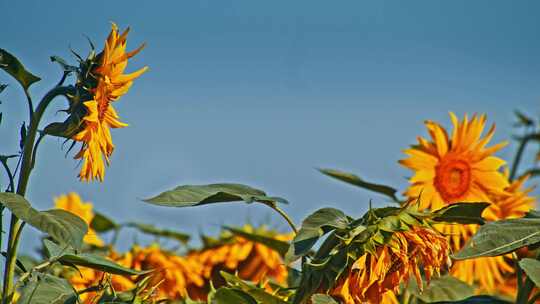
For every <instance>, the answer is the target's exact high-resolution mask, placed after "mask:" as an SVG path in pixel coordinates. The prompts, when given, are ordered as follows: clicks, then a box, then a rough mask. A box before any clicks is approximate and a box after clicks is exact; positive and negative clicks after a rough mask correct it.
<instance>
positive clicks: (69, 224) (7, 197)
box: [0, 192, 88, 249]
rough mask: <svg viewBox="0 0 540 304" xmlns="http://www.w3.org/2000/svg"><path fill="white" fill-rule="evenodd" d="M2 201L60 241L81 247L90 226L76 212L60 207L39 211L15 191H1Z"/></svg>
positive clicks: (24, 219) (18, 214) (30, 222)
mask: <svg viewBox="0 0 540 304" xmlns="http://www.w3.org/2000/svg"><path fill="white" fill-rule="evenodd" d="M0 203H2V204H3V205H4V206H5V207H6V208H8V209H9V210H10V211H11V212H12V213H13V214H15V216H17V217H18V218H19V219H21V220H23V221H24V222H26V223H28V224H30V225H31V226H33V227H35V228H37V229H38V230H40V231H43V232H45V233H47V234H48V235H50V236H51V237H52V238H53V239H54V240H55V241H57V242H58V243H61V244H68V245H70V246H72V247H73V248H76V249H80V248H81V246H82V240H83V237H84V235H85V234H86V232H87V231H88V226H87V225H86V223H85V222H84V221H83V220H82V219H81V218H80V217H78V216H76V215H75V214H73V213H70V212H67V211H64V210H59V209H52V210H47V211H38V210H36V209H34V208H32V206H31V205H30V203H29V202H28V201H27V200H26V199H25V198H24V197H22V196H20V195H18V194H15V193H7V192H3V193H0Z"/></svg>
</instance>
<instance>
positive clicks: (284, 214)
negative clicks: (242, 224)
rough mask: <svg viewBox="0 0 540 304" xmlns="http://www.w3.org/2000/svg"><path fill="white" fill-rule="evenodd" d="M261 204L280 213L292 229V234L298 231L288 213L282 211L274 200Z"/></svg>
mask: <svg viewBox="0 0 540 304" xmlns="http://www.w3.org/2000/svg"><path fill="white" fill-rule="evenodd" d="M263 204H265V205H266V206H268V207H270V208H272V209H274V210H275V211H276V212H277V213H279V215H281V217H282V218H284V219H285V221H287V223H288V224H289V226H290V227H291V229H292V230H293V231H294V234H297V233H298V229H297V228H296V226H295V225H294V222H293V221H292V219H291V218H290V217H289V215H288V214H287V213H286V212H285V211H283V210H282V209H281V208H279V207H278V206H277V204H276V202H264V203H263Z"/></svg>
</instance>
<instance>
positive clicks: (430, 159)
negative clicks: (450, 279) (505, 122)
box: [399, 113, 535, 292]
mask: <svg viewBox="0 0 540 304" xmlns="http://www.w3.org/2000/svg"><path fill="white" fill-rule="evenodd" d="M450 118H451V121H452V125H453V130H452V133H451V135H450V136H449V135H448V133H447V131H446V130H445V129H444V128H443V127H442V126H441V125H439V124H437V123H435V122H432V121H426V123H425V124H426V127H427V129H428V132H429V134H430V137H431V139H425V138H423V137H418V145H415V146H412V147H411V148H410V149H407V150H405V151H404V152H405V153H406V154H407V155H408V156H409V157H408V158H406V159H403V160H400V161H399V162H400V163H401V164H402V165H403V166H405V167H407V168H408V169H411V170H413V171H414V175H413V176H412V177H411V178H410V183H411V185H410V186H409V188H408V189H407V190H406V191H405V195H406V196H407V198H408V199H409V200H418V204H419V206H420V209H431V210H436V209H440V208H442V207H444V206H446V205H448V204H452V203H455V202H488V203H491V205H490V206H489V207H488V208H486V210H485V211H484V213H483V216H484V217H485V218H486V219H487V220H488V221H495V220H500V219H505V218H512V217H520V216H522V215H523V214H524V213H525V212H526V211H528V210H529V209H531V208H532V206H533V205H534V201H535V200H534V199H533V198H531V197H529V196H528V193H529V192H530V191H531V189H524V188H523V183H524V182H525V181H526V179H527V177H523V178H521V179H519V180H517V181H515V182H513V183H510V182H509V180H508V173H507V172H504V173H503V172H502V171H501V168H502V167H503V166H504V165H505V161H504V160H502V159H500V158H498V157H496V156H494V155H493V154H494V153H495V152H497V151H498V150H500V149H501V148H502V147H504V146H505V145H506V143H504V142H503V143H499V144H496V145H493V146H491V147H486V145H487V144H488V143H489V141H490V140H491V138H492V137H493V135H494V132H495V125H492V127H491V128H490V129H489V131H488V132H487V134H486V135H485V136H484V137H482V133H483V131H484V128H485V123H486V116H485V115H480V116H478V115H473V116H472V117H471V118H470V119H469V118H468V117H467V115H465V117H464V118H463V120H462V121H459V120H458V118H457V117H456V115H455V114H454V113H450ZM436 227H437V229H438V230H440V231H441V232H442V233H443V234H445V235H447V236H448V237H449V239H450V241H451V242H450V243H451V247H452V250H453V251H458V250H460V249H461V248H462V246H463V245H464V244H465V242H466V241H467V240H468V239H469V238H470V237H471V236H472V235H474V233H476V231H477V230H478V226H477V225H450V224H440V225H436ZM512 272H513V267H512V266H511V265H509V263H508V262H507V261H506V259H505V257H502V256H499V257H488V258H477V259H472V260H464V261H458V262H456V263H455V264H454V265H453V267H452V269H451V274H452V275H453V276H455V277H457V278H459V279H460V280H463V281H465V282H467V283H469V284H473V283H476V284H478V287H479V290H482V291H487V292H494V291H495V290H496V289H497V286H498V285H499V284H502V283H503V282H504V280H505V279H504V277H505V276H507V275H509V274H511V273H512Z"/></svg>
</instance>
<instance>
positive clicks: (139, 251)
mask: <svg viewBox="0 0 540 304" xmlns="http://www.w3.org/2000/svg"><path fill="white" fill-rule="evenodd" d="M127 255H129V260H130V262H129V267H131V268H133V269H137V270H154V271H153V272H152V273H151V274H150V276H151V278H150V285H151V286H157V287H156V290H155V294H156V296H157V298H166V299H169V300H180V299H185V298H186V297H187V296H188V294H189V293H190V291H191V289H196V288H200V287H202V286H203V285H204V280H203V277H202V275H201V271H202V268H201V265H200V264H199V263H198V262H197V261H196V260H193V259H189V258H186V257H183V256H179V255H176V254H173V253H170V252H167V251H164V250H163V249H161V247H160V246H159V245H157V244H152V245H150V246H148V247H139V246H135V247H133V249H132V250H131V252H129V253H128V254H127ZM189 296H190V297H192V296H193V295H191V294H189Z"/></svg>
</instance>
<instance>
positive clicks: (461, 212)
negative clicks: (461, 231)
mask: <svg viewBox="0 0 540 304" xmlns="http://www.w3.org/2000/svg"><path fill="white" fill-rule="evenodd" d="M489 205H490V204H489V203H454V204H451V205H448V206H446V207H444V208H441V209H439V210H437V211H434V212H433V214H434V215H435V217H434V218H433V220H434V221H437V222H447V223H459V224H479V225H483V224H484V223H485V221H484V219H483V218H482V212H484V210H485V209H486V208H487V207H488V206H489Z"/></svg>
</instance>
